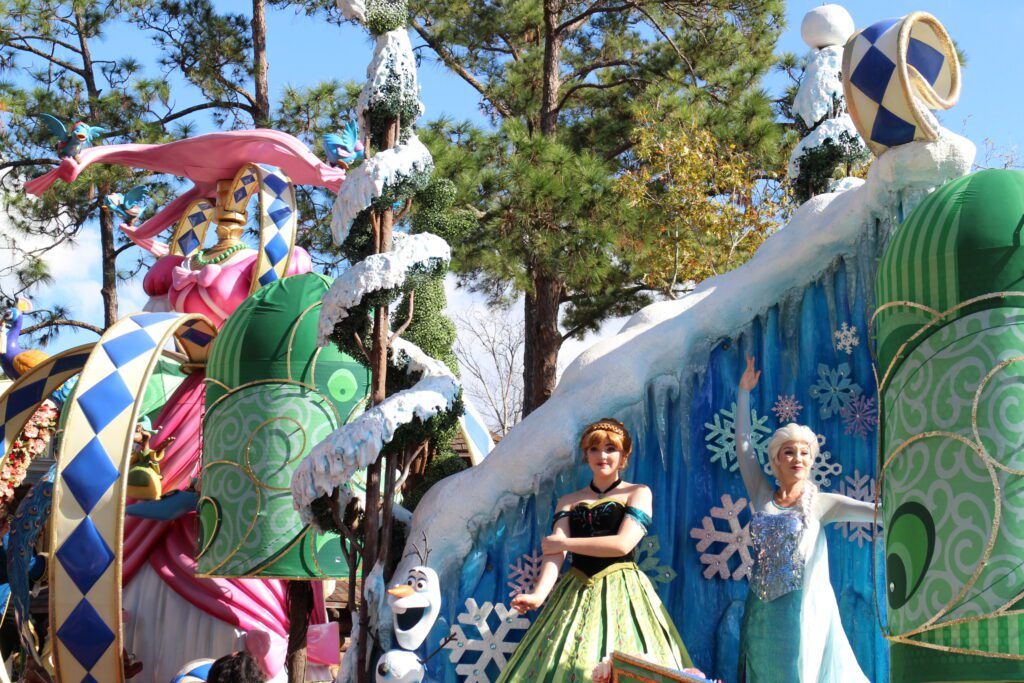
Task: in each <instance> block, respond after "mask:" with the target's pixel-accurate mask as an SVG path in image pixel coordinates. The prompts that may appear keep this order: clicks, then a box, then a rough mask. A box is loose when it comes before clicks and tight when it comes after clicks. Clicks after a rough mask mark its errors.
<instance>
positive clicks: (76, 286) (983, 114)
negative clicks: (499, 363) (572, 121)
mask: <svg viewBox="0 0 1024 683" xmlns="http://www.w3.org/2000/svg"><path fill="white" fill-rule="evenodd" d="M820 4H821V3H820V2H810V1H807V0H800V1H794V2H789V3H788V5H787V23H788V25H787V27H786V29H785V32H784V34H783V36H782V39H781V40H780V43H779V46H778V49H779V50H780V51H792V52H797V53H798V54H803V53H805V52H807V50H808V48H807V47H806V46H805V45H804V43H803V41H802V40H801V38H800V21H801V19H802V18H803V15H804V14H805V13H806V12H807V11H808V10H809V9H811V8H813V7H815V6H818V5H820ZM218 6H219V7H221V8H222V9H223V10H225V11H234V12H239V13H245V14H248V13H249V12H250V11H251V2H249V0H244V1H243V0H232V1H230V2H220V3H218ZM846 7H847V9H848V10H849V11H850V13H851V14H852V15H853V18H854V23H855V24H856V26H857V27H858V28H863V27H864V26H867V25H868V24H871V23H873V22H875V21H878V20H880V19H884V18H886V17H892V16H901V15H904V14H907V13H909V12H911V11H915V10H921V9H923V10H927V11H929V12H931V13H932V14H934V15H935V16H936V17H938V19H939V20H940V21H941V22H942V23H943V24H944V25H945V26H946V28H947V30H949V32H950V34H951V35H952V36H953V38H954V39H955V40H956V41H957V42H958V44H959V45H960V47H961V48H962V49H963V50H964V51H965V52H966V54H967V58H968V65H967V68H966V69H965V72H964V79H963V91H962V95H961V99H960V103H959V104H958V105H957V106H956V107H954V108H953V109H952V110H950V111H949V112H945V113H943V114H940V118H941V119H942V122H943V125H945V126H946V127H947V128H949V129H951V130H953V131H954V132H957V133H960V134H963V135H966V136H967V137H969V138H970V139H971V140H973V141H974V142H975V143H976V144H977V145H978V146H979V162H983V160H984V150H983V149H982V147H983V145H984V142H985V140H986V139H989V140H991V141H992V143H993V144H994V145H995V147H996V148H997V149H999V150H1002V151H1004V152H1005V151H1014V150H1016V149H1018V148H1021V147H1022V145H1021V143H1022V132H1021V130H1020V128H1021V127H1020V123H1019V121H1020V114H1019V112H1020V110H1021V105H1022V104H1024V95H1022V94H1021V86H1022V84H1024V78H1022V76H1024V73H1022V71H1024V66H1022V65H1021V60H1020V56H1019V52H1018V51H1017V48H1018V45H1017V44H1016V29H1017V27H1019V26H1021V25H1024V2H1018V1H1016V0H999V1H997V0H976V1H975V2H966V1H964V0H926V1H925V2H922V1H921V0H918V1H910V0H887V1H885V2H883V1H881V0H857V1H856V2H850V3H847V4H846ZM414 42H415V41H414ZM268 46H269V48H268V49H269V62H270V73H269V78H270V85H271V90H272V92H273V94H274V95H275V96H276V95H277V94H278V93H280V91H281V90H282V89H283V88H284V87H286V86H288V85H291V86H302V85H310V84H313V83H316V82H318V81H320V80H323V79H328V78H335V79H339V80H355V81H362V80H363V78H364V75H365V69H366V64H367V62H368V61H369V59H370V55H371V51H372V42H371V40H370V38H369V37H368V36H367V34H366V32H365V31H364V30H363V29H361V28H359V27H356V26H353V25H350V24H346V25H344V26H341V27H338V26H334V25H331V24H328V23H326V22H324V21H318V20H315V19H312V18H309V17H306V16H303V15H296V14H295V13H294V11H292V10H287V9H285V10H279V9H270V10H268ZM97 51H98V52H100V53H107V54H109V55H118V56H122V55H124V54H132V55H134V56H135V57H136V58H137V59H139V60H140V61H141V62H142V63H143V64H145V65H146V66H147V68H150V67H151V68H152V69H154V70H155V69H156V68H157V67H156V61H155V60H156V55H157V50H156V49H155V48H154V47H153V46H152V45H151V44H150V43H149V42H148V39H146V38H145V36H144V35H143V34H141V33H139V32H138V31H134V30H130V29H118V30H115V31H113V32H111V33H110V34H109V35H107V36H106V37H105V39H104V41H103V43H101V45H100V47H99V49H98V50H97ZM422 54H423V55H424V57H425V59H424V61H423V64H422V66H421V71H420V82H421V85H422V91H423V92H422V99H423V101H424V103H425V105H426V118H427V119H430V118H434V117H437V116H440V115H447V116H450V117H453V118H456V119H464V118H468V119H471V120H474V121H476V122H478V123H484V118H483V117H482V115H481V114H480V111H479V100H478V97H477V96H476V92H475V91H474V90H473V89H472V88H471V87H470V86H469V85H467V84H466V83H464V82H463V81H462V80H461V79H460V78H458V77H457V76H455V75H453V74H451V73H449V72H448V71H447V70H445V69H444V68H443V67H441V66H440V65H438V64H436V63H435V62H434V61H433V59H432V58H431V53H430V52H429V51H424V52H422ZM766 86H767V87H768V88H769V90H771V91H773V92H775V93H777V92H779V91H780V90H781V89H782V88H783V87H784V81H783V78H782V77H781V76H780V75H775V76H773V77H771V78H769V79H768V81H767V82H766ZM193 103H194V102H191V101H179V102H178V103H177V104H178V105H179V106H187V105H189V104H193ZM211 125H212V124H210V122H209V121H207V122H206V123H205V125H201V126H200V128H201V129H202V130H204V131H205V130H209V129H211ZM98 254H99V246H98V238H97V236H96V235H95V234H92V233H88V234H86V235H84V236H83V237H82V239H81V240H80V242H79V244H78V245H76V246H75V247H74V248H73V249H72V248H68V249H63V250H60V251H59V253H57V254H55V256H54V259H53V264H52V267H53V270H54V273H55V276H56V280H57V281H56V283H55V285H54V286H52V287H50V288H48V289H47V290H44V291H40V292H37V293H36V294H35V295H34V298H35V299H36V300H37V301H38V303H39V305H41V306H45V305H47V304H48V303H49V302H51V301H52V300H54V299H61V300H64V301H66V302H67V301H70V302H72V304H73V307H74V309H75V313H76V316H77V317H79V318H80V319H83V320H88V321H90V322H99V321H101V320H102V315H101V308H100V297H99V291H98V281H99V265H98ZM91 256H92V258H90V257H91ZM82 263H90V264H95V265H94V266H92V267H91V269H89V270H83V269H82V268H81V266H80V264H82ZM452 295H453V299H454V303H455V304H456V305H471V304H474V303H478V302H476V301H475V300H474V298H473V297H471V296H468V295H466V294H464V293H455V292H453V293H452ZM144 301H145V297H144V295H143V294H142V292H141V282H139V281H136V282H134V283H129V284H128V285H126V286H124V287H122V291H121V311H122V313H127V312H130V311H132V310H136V309H137V308H138V307H140V306H141V305H142V304H143V303H144ZM617 329H618V322H612V323H611V324H609V325H606V327H605V330H602V332H603V333H604V334H609V333H612V332H614V331H615V330H617ZM598 336H603V334H602V335H598ZM92 338H93V337H92V335H88V334H64V335H62V336H61V337H60V338H59V339H58V340H57V341H55V342H54V343H53V344H52V345H51V347H50V349H48V350H49V351H50V352H55V351H56V350H60V349H62V348H66V347H69V346H72V345H74V344H78V343H82V342H84V341H88V340H90V339H92ZM593 339H594V338H591V339H588V340H586V341H584V342H573V343H570V344H568V345H567V347H566V349H565V350H564V353H563V362H565V361H567V360H568V359H569V358H571V357H574V356H575V355H576V354H577V353H579V351H580V350H582V349H583V348H585V347H586V346H587V345H589V343H591V342H592V341H593Z"/></svg>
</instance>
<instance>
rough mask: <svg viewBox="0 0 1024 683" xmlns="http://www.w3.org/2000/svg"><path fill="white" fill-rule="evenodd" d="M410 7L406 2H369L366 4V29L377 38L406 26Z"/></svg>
mask: <svg viewBox="0 0 1024 683" xmlns="http://www.w3.org/2000/svg"><path fill="white" fill-rule="evenodd" d="M408 15H409V7H408V5H407V3H406V0H368V1H367V3H366V28H368V29H369V30H370V33H372V34H373V35H375V36H379V35H383V34H385V33H387V32H388V31H394V30H395V29H399V28H402V27H403V26H405V22H406V17H407V16H408Z"/></svg>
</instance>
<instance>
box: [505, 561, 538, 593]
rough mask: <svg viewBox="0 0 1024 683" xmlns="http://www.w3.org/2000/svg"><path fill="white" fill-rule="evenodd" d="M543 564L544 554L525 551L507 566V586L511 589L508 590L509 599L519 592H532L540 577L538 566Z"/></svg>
mask: <svg viewBox="0 0 1024 683" xmlns="http://www.w3.org/2000/svg"><path fill="white" fill-rule="evenodd" d="M542 564H544V556H543V555H542V554H541V553H539V552H536V551H534V552H532V553H526V554H525V555H523V556H522V557H520V558H519V559H518V560H516V563H515V564H510V565H509V566H508V578H509V581H508V583H507V585H508V587H509V588H511V589H512V590H511V591H509V593H508V597H509V599H511V598H514V597H516V596H517V595H519V594H520V593H532V592H533V589H534V587H536V585H537V579H538V578H540V568H541V565H542Z"/></svg>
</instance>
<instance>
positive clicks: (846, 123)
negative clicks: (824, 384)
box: [342, 114, 860, 190]
mask: <svg viewBox="0 0 1024 683" xmlns="http://www.w3.org/2000/svg"><path fill="white" fill-rule="evenodd" d="M843 133H849V134H850V137H851V138H852V139H853V140H859V139H860V133H858V132H857V127H856V126H855V125H853V119H851V118H850V115H849V114H840V115H839V116H837V117H835V118H833V119H825V120H824V121H822V122H821V124H819V125H818V127H817V128H815V129H814V130H812V131H811V132H810V133H808V135H807V137H805V138H804V139H803V140H801V141H800V142H798V143H797V144H796V147H794V148H793V153H792V154H790V155H789V166H788V168H787V170H786V173H788V174H789V177H790V178H796V177H797V176H798V175H799V174H800V157H801V156H802V155H803V153H804V152H805V151H806V150H808V149H813V148H815V147H821V146H822V145H823V144H825V141H826V140H832V141H833V142H834V143H835V144H836V145H841V144H842V142H841V140H840V136H842V134H843ZM342 189H343V190H344V189H345V188H344V186H342Z"/></svg>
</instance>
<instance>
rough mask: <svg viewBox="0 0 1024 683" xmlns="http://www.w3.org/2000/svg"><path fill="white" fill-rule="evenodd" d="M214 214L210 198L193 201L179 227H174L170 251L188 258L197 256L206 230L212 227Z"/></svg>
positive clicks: (204, 238) (179, 222)
mask: <svg viewBox="0 0 1024 683" xmlns="http://www.w3.org/2000/svg"><path fill="white" fill-rule="evenodd" d="M214 214H215V209H214V206H213V204H212V203H211V202H210V201H209V200H206V199H197V200H196V201H194V202H192V203H191V204H190V205H189V207H188V208H187V209H185V213H184V214H183V215H182V217H181V220H180V221H178V227H176V228H175V229H174V236H173V237H172V238H171V251H170V253H171V254H172V255H173V254H179V255H181V256H184V257H185V258H186V259H190V258H192V257H193V256H195V254H196V252H198V251H199V250H200V249H202V248H203V243H204V242H205V240H206V231H207V230H209V228H210V221H212V220H213V217H214Z"/></svg>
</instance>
